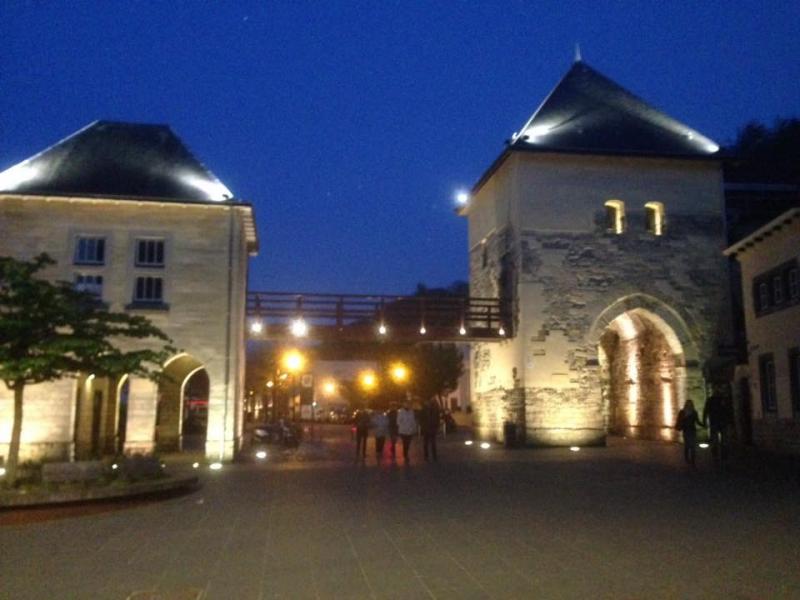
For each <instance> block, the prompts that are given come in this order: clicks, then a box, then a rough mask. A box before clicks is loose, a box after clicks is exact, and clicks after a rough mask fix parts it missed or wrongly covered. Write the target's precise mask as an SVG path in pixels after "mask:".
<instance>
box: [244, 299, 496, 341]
mask: <svg viewBox="0 0 800 600" xmlns="http://www.w3.org/2000/svg"><path fill="white" fill-rule="evenodd" d="M247 315H248V317H249V318H250V319H251V322H252V321H253V320H257V321H258V322H259V323H260V326H259V327H260V329H261V331H260V333H263V335H266V336H267V337H282V336H284V335H289V334H290V333H291V329H290V328H291V325H292V323H293V322H295V321H297V320H299V319H302V321H303V322H304V323H305V324H306V325H307V326H308V327H309V329H310V330H311V335H313V336H315V337H331V336H335V337H339V338H342V337H351V338H362V339H363V338H367V337H380V336H382V335H391V336H392V337H393V338H398V337H402V338H413V339H426V338H424V337H423V336H427V339H437V340H445V339H447V340H450V339H452V340H467V339H494V338H503V337H506V336H509V335H511V319H510V310H509V308H508V303H506V302H504V301H502V300H500V299H497V298H476V297H457V296H387V295H363V294H305V293H293V292H256V291H251V292H248V294H247Z"/></svg>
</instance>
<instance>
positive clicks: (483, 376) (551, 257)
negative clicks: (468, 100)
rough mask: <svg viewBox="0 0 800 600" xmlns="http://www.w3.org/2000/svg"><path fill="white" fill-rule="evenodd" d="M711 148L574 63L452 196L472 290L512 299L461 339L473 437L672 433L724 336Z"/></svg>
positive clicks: (718, 178) (546, 440) (699, 392)
mask: <svg viewBox="0 0 800 600" xmlns="http://www.w3.org/2000/svg"><path fill="white" fill-rule="evenodd" d="M718 154H719V147H718V146H717V145H716V144H715V143H714V142H712V141H711V140H710V139H708V138H707V137H705V136H703V135H702V134H700V133H698V132H697V131H695V130H693V129H691V128H689V127H687V126H685V125H683V124H681V123H679V122H678V121H676V120H675V119H672V118H671V117H669V116H667V115H665V114H663V113H662V112H660V111H658V110H656V109H655V108H653V107H651V106H649V105H648V104H646V103H645V102H643V101H642V100H641V99H639V98H637V97H636V96H634V95H633V94H631V93H630V92H628V91H626V90H624V89H623V88H621V87H620V86H619V85H617V84H616V83H614V82H613V81H611V80H609V79H608V78H606V77H604V76H603V75H601V74H600V73H598V72H597V71H595V70H593V69H592V68H590V67H589V66H587V65H586V64H585V63H583V62H582V61H580V60H578V61H576V62H575V63H574V64H573V66H572V68H571V69H570V70H569V71H568V72H567V74H566V75H565V76H564V77H563V79H562V80H561V81H560V82H559V83H558V85H557V86H556V87H555V89H554V90H553V91H552V92H551V93H550V95H549V96H548V97H547V98H546V100H545V101H544V103H543V104H542V105H541V106H540V107H539V109H538V110H537V111H536V112H535V114H534V115H533V116H532V117H531V118H530V119H529V120H528V122H527V123H526V124H525V126H524V127H523V128H522V129H521V131H520V132H519V133H517V134H514V136H513V137H512V139H511V140H510V141H509V142H508V144H507V146H506V148H505V149H504V151H503V152H502V153H501V154H500V156H499V157H498V158H497V160H495V162H494V163H493V164H492V165H491V166H490V167H489V169H488V170H487V171H486V172H485V173H484V175H483V176H482V177H481V178H480V180H479V181H478V183H477V184H476V185H475V186H474V189H473V190H472V194H471V197H470V199H469V201H468V203H467V204H466V205H465V206H464V207H463V209H462V210H461V214H462V215H465V216H466V217H467V219H468V221H469V245H470V294H471V295H473V296H485V297H501V298H505V299H506V300H508V301H509V303H510V304H511V306H512V313H513V322H512V323H509V328H508V339H507V340H506V341H504V342H500V343H478V344H475V345H474V346H473V349H472V362H473V369H472V370H473V387H472V390H473V391H472V402H473V407H474V410H475V415H474V416H475V424H476V427H477V429H478V432H479V434H480V435H481V436H483V437H493V438H501V437H502V435H503V425H504V423H505V422H506V421H513V422H515V423H516V424H517V426H518V431H520V430H522V431H524V435H525V440H526V443H528V444H546V445H562V444H563V445H570V444H602V443H604V442H605V439H606V435H607V434H608V433H615V434H621V435H627V436H633V437H642V438H651V439H673V437H674V433H673V430H672V429H671V427H672V426H673V425H674V423H675V418H676V416H677V412H678V410H679V409H680V407H681V406H682V405H683V403H684V401H685V400H686V399H687V398H691V399H692V400H693V401H694V402H695V406H696V407H697V408H698V410H702V407H703V402H704V398H705V382H704V379H703V366H704V365H705V364H707V361H708V360H709V359H713V358H714V357H715V356H716V355H717V352H718V348H719V347H720V344H724V343H726V342H727V334H728V328H729V326H728V321H729V319H728V309H727V293H726V290H727V267H726V262H725V259H724V257H723V255H722V252H721V251H722V249H723V248H724V235H723V234H724V231H723V219H722V210H723V185H722V172H721V165H720V161H719V157H718Z"/></svg>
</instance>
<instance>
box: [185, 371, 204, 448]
mask: <svg viewBox="0 0 800 600" xmlns="http://www.w3.org/2000/svg"><path fill="white" fill-rule="evenodd" d="M208 394H209V381H208V373H206V370H205V369H200V370H199V371H196V372H195V373H193V374H192V375H191V376H190V377H189V378H188V379H187V380H186V384H185V385H184V388H183V428H182V429H183V449H184V450H203V449H204V448H205V443H206V430H207V429H208Z"/></svg>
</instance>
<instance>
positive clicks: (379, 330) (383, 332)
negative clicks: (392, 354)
mask: <svg viewBox="0 0 800 600" xmlns="http://www.w3.org/2000/svg"><path fill="white" fill-rule="evenodd" d="M378 333H380V334H381V335H386V325H384V324H383V323H381V325H380V327H378Z"/></svg>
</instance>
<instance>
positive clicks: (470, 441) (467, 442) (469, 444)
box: [464, 440, 472, 446]
mask: <svg viewBox="0 0 800 600" xmlns="http://www.w3.org/2000/svg"><path fill="white" fill-rule="evenodd" d="M464 445H465V446H472V440H467V441H466V442H464Z"/></svg>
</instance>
